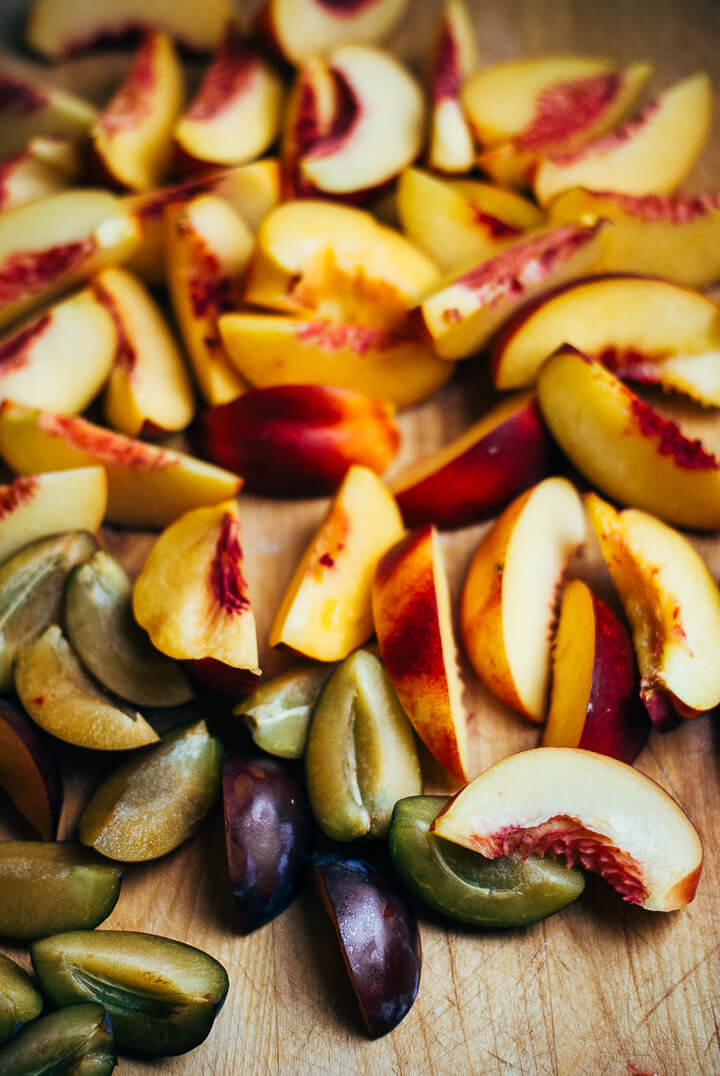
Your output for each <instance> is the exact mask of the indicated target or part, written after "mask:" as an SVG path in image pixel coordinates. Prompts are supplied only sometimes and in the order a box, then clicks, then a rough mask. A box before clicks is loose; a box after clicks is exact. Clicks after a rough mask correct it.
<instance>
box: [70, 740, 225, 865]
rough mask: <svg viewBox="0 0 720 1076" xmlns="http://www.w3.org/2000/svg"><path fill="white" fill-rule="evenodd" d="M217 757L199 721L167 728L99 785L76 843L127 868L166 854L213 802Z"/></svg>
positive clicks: (217, 779) (216, 745)
mask: <svg viewBox="0 0 720 1076" xmlns="http://www.w3.org/2000/svg"><path fill="white" fill-rule="evenodd" d="M222 754H223V752H222V745H221V743H220V741H219V740H218V739H217V737H215V736H211V735H210V733H209V732H208V729H207V726H206V724H205V722H204V721H198V722H196V723H195V724H192V725H182V726H181V727H179V728H176V729H173V730H172V732H169V733H167V734H166V735H165V736H163V738H162V739H161V741H160V742H159V743H158V744H156V745H155V746H154V747H151V748H150V749H149V750H148V751H143V752H142V754H139V755H135V756H133V757H131V758H130V759H128V761H127V762H125V763H123V765H122V766H120V767H119V769H117V770H115V772H114V773H112V774H110V776H109V777H108V778H107V779H106V780H105V781H103V783H102V784H101V785H100V787H99V788H98V789H97V790H96V792H95V793H94V795H93V796H92V798H91V800H90V802H89V803H88V805H87V807H86V808H85V810H84V811H83V813H82V816H81V818H80V823H79V827H78V835H79V837H80V840H81V841H82V842H83V844H87V845H92V847H93V848H95V849H96V851H98V852H101V853H102V855H104V856H108V857H109V858H110V859H118V860H121V861H123V862H128V863H130V862H132V863H138V862H142V861H144V860H148V859H157V858H158V856H164V855H165V854H166V853H167V852H171V851H172V850H173V849H174V848H177V847H178V845H180V844H182V843H183V841H186V840H187V839H188V837H191V836H192V835H193V833H194V832H195V830H196V829H197V828H198V826H199V825H200V823H201V822H202V820H203V819H204V818H205V816H206V814H207V813H208V811H210V809H211V808H212V806H213V804H214V803H215V801H216V799H217V798H218V795H219V792H220V782H221V777H222Z"/></svg>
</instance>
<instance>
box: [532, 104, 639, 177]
mask: <svg viewBox="0 0 720 1076" xmlns="http://www.w3.org/2000/svg"><path fill="white" fill-rule="evenodd" d="M659 107H660V101H659V100H658V99H657V98H656V99H655V100H654V101H651V102H650V103H649V104H648V105H646V106H645V108H644V109H643V110H642V112H639V113H638V115H637V116H633V117H632V119H629V120H626V122H625V123H623V124H621V126H620V127H616V128H615V130H614V131H610V132H609V134H606V135H603V136H602V138H598V139H597V140H596V141H595V142H588V143H587V144H586V145H584V146H580V147H579V148H578V149H575V150H570V151H568V152H566V153H555V154H553V156H552V158H551V160H553V161H556V162H557V163H558V164H574V163H575V162H576V161H580V160H582V158H583V157H585V156H586V154H589V153H597V152H598V151H600V152H606V151H608V150H611V149H613V148H614V147H616V146H619V145H620V144H621V143H622V142H627V141H628V140H629V139H630V138H632V137H633V136H634V135H635V134H636V133H637V132H638V131H639V130H640V128H641V127H644V126H645V124H646V123H647V122H648V120H649V119H650V117H651V116H652V115H653V114H654V113H655V112H657V110H658V108H659Z"/></svg>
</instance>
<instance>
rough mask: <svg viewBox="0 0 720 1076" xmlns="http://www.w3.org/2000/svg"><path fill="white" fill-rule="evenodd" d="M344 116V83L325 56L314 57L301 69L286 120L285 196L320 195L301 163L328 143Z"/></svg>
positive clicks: (283, 173)
mask: <svg viewBox="0 0 720 1076" xmlns="http://www.w3.org/2000/svg"><path fill="white" fill-rule="evenodd" d="M341 117H342V109H341V100H340V84H339V82H338V80H337V78H336V77H335V75H334V73H333V71H332V70H331V68H330V67H329V66H328V64H327V63H326V61H325V59H324V58H323V57H322V56H311V57H310V58H309V59H307V60H306V61H305V62H304V63H303V65H302V67H301V68H300V69H299V71H298V72H297V75H296V77H295V81H294V83H293V86H292V90H291V92H290V97H289V99H288V105H287V110H286V112H285V119H284V123H283V127H284V130H283V139H282V149H281V160H282V183H283V194H284V196H285V198H286V199H287V198H301V197H312V196H313V195H316V194H317V191H314V190H313V188H312V184H310V183H308V181H307V180H306V179H305V178H304V177H303V175H302V173H301V171H300V162H301V160H302V158H303V156H304V155H305V153H306V152H308V151H309V150H311V149H312V147H313V146H315V145H317V144H318V143H326V142H327V140H328V138H329V137H330V135H331V132H332V130H333V125H334V124H335V123H336V122H339V120H340V118H341Z"/></svg>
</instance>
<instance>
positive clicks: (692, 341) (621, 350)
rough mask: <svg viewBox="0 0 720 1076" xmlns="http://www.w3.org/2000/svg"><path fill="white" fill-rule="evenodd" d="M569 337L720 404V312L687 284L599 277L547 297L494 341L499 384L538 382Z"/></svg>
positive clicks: (628, 368)
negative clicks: (542, 367) (545, 365)
mask: <svg viewBox="0 0 720 1076" xmlns="http://www.w3.org/2000/svg"><path fill="white" fill-rule="evenodd" d="M609 232H610V229H609V230H608V232H607V233H604V236H605V235H607V234H609ZM603 238H604V237H603ZM564 343H567V344H569V345H571V346H573V347H576V348H578V350H580V351H582V352H583V354H584V355H588V356H590V357H592V358H595V359H597V360H598V361H599V362H601V363H602V364H603V365H604V366H607V367H608V369H610V370H613V371H614V372H615V373H616V374H617V375H618V376H619V377H621V378H623V379H628V380H631V381H640V382H644V383H648V384H658V385H661V386H662V387H663V388H664V389H673V390H675V391H678V392H684V393H686V394H687V395H689V396H691V397H693V399H695V400H698V401H699V402H700V403H705V404H712V405H714V406H720V371H719V370H718V365H719V364H718V359H719V358H720V311H718V308H717V306H716V305H715V303H713V302H711V301H710V300H709V299H707V298H706V297H705V296H703V295H699V294H698V293H697V292H695V291H690V290H689V289H688V288H682V287H679V286H678V285H677V284H670V283H668V282H667V281H664V280H643V279H638V278H637V277H613V278H605V279H602V278H598V279H595V280H588V281H582V282H581V283H579V284H574V285H572V286H571V287H569V288H566V289H564V290H562V291H559V292H558V293H557V294H555V295H551V296H549V297H548V298H547V299H541V300H540V301H539V302H538V303H536V304H534V305H532V306H530V307H528V309H527V310H525V311H521V312H520V314H519V315H518V317H517V318H516V319H515V320H513V321H511V322H510V324H509V325H508V326H507V328H506V329H504V330H503V332H502V333H501V335H500V337H499V338H498V340H497V342H496V343H495V345H494V347H493V353H492V373H493V380H494V382H495V386H496V388H499V389H514V388H522V387H525V386H528V385H532V384H533V383H534V382H535V380H536V378H537V374H538V371H539V370H540V367H541V366H542V364H543V363H544V362H545V360H546V359H547V357H548V355H552V353H553V352H554V351H557V349H558V348H559V347H560V346H561V345H562V344H564Z"/></svg>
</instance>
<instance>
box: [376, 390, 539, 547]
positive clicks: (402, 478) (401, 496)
mask: <svg viewBox="0 0 720 1076" xmlns="http://www.w3.org/2000/svg"><path fill="white" fill-rule="evenodd" d="M551 444H552V442H551V440H550V438H549V437H548V434H547V431H546V429H545V426H544V424H543V421H542V419H541V418H540V412H539V411H538V407H537V404H536V402H535V400H534V399H533V397H532V396H530V395H529V394H524V395H517V396H512V397H511V398H510V399H508V400H504V401H503V402H502V403H500V404H498V405H497V406H496V407H494V408H492V410H491V411H489V412H488V414H487V415H485V416H484V418H482V419H481V420H480V421H479V422H476V423H475V425H474V426H471V427H470V429H469V430H466V431H465V433H464V434H462V436H460V437H458V438H457V439H456V440H455V441H452V442H451V443H450V444H449V445H445V447H444V448H441V449H440V450H439V451H438V452H434V453H433V454H432V455H431V456H428V457H427V458H426V459H424V460H420V461H419V462H418V463H414V464H412V466H410V467H409V468H408V469H407V470H405V471H403V472H401V474H399V475H398V476H397V478H395V479H394V480H393V481H392V482H391V483H390V490H391V492H392V493H393V494H394V495H395V500H396V501H397V503H398V506H399V508H400V511H401V512H402V515H403V519H404V520H405V523H406V524H407V526H408V527H418V526H422V524H424V523H435V524H436V525H437V526H438V527H440V528H441V529H452V528H454V527H466V526H468V525H469V524H471V523H477V522H479V521H480V520H483V519H488V518H489V517H490V516H494V515H496V514H497V512H498V510H499V509H501V508H504V507H505V505H506V504H507V502H508V501H509V500H510V499H511V498H512V497H515V496H516V495H517V494H518V493H521V492H522V491H523V490H524V489H527V487H528V486H533V485H535V483H536V482H539V481H540V479H541V478H544V477H545V475H546V474H547V473H548V472H549V470H550V458H551V453H552V448H551Z"/></svg>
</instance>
